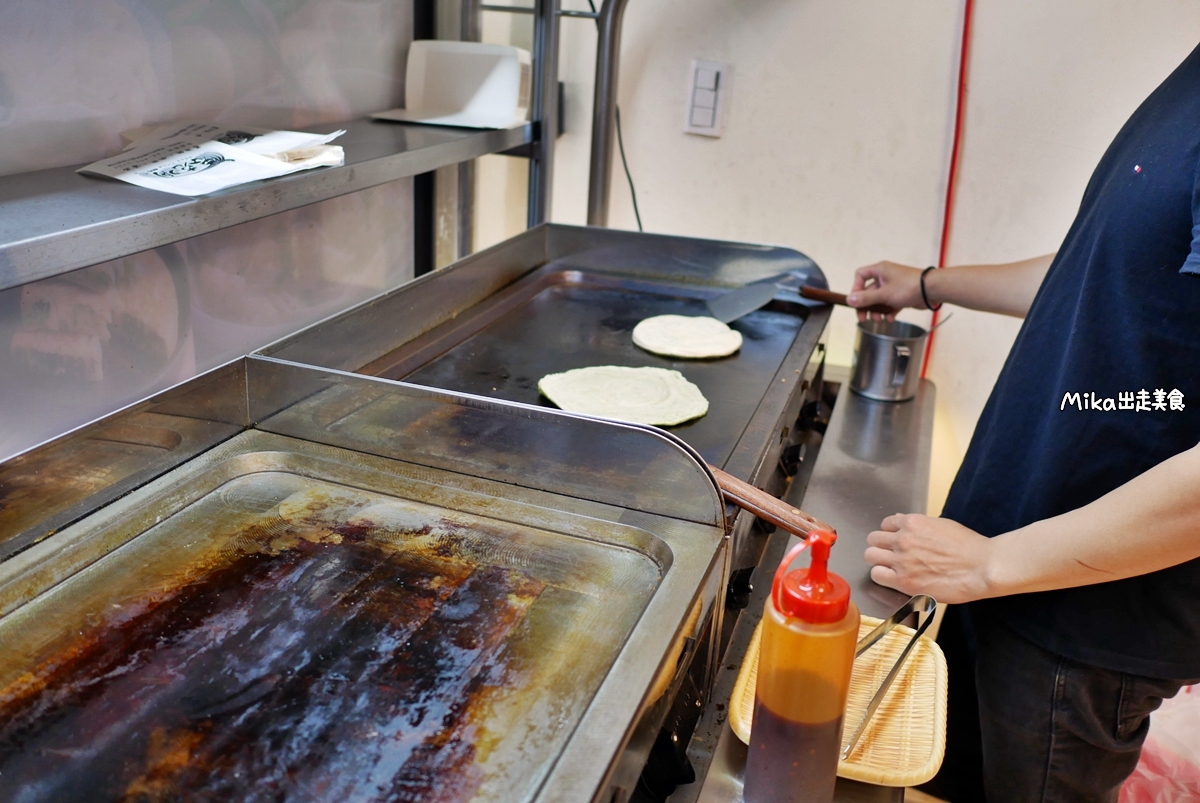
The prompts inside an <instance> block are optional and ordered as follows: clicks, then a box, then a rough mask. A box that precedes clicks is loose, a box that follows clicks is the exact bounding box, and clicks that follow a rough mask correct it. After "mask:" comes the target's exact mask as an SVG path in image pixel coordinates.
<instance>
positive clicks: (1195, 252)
mask: <svg viewBox="0 0 1200 803" xmlns="http://www.w3.org/2000/svg"><path fill="white" fill-rule="evenodd" d="M1179 272H1180V273H1192V274H1195V275H1197V276H1200V165H1198V166H1197V168H1196V179H1195V181H1194V182H1193V184H1192V250H1191V251H1189V252H1188V255H1187V259H1185V260H1184V261H1183V267H1182V268H1180V269H1179Z"/></svg>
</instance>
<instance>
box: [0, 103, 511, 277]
mask: <svg viewBox="0 0 1200 803" xmlns="http://www.w3.org/2000/svg"><path fill="white" fill-rule="evenodd" d="M338 128H345V129H346V133H345V134H344V135H343V136H342V137H341V138H340V139H338V140H337V144H339V145H342V146H343V147H344V148H345V149H346V164H345V165H343V166H342V167H328V168H319V169H316V170H309V171H305V172H302V173H295V174H293V175H290V176H284V177H282V178H277V179H272V180H270V181H260V182H255V183H253V184H246V185H243V186H240V187H234V188H232V189H229V190H225V191H224V192H220V193H214V194H213V195H206V196H204V197H201V198H185V197H183V196H181V195H170V194H168V193H162V192H156V191H154V190H147V189H144V188H142V187H135V186H133V185H131V184H124V183H121V182H118V181H110V180H106V179H101V178H94V177H89V176H81V175H79V174H78V173H76V172H75V167H58V168H52V169H50V170H38V171H35V172H32V173H20V174H17V175H12V176H3V177H0V290H4V289H7V288H9V287H16V286H17V285H21V284H27V283H28V282H32V281H36V280H38V279H45V278H48V277H50V276H57V275H59V274H62V273H67V272H68V271H72V270H76V269H77V268H83V267H86V266H88V265H94V264H96V263H98V262H104V261H106V260H109V259H116V258H117V257H122V256H126V255H128V254H133V253H137V252H138V251H145V250H146V249H148V248H155V247H157V246H160V245H165V244H167V243H173V242H176V241H178V240H183V239H186V238H188V237H195V236H196V235H198V234H206V233H208V232H210V231H216V230H217V229H223V228H227V227H229V226H235V225H237V224H238V223H245V222H246V221H249V220H257V219H258V218H262V217H267V216H268V215H274V214H276V213H278V212H285V211H287V210H289V209H295V208H297V207H301V206H306V205H308V204H311V203H315V202H317V201H324V200H326V199H328V198H333V197H336V196H338V195H345V194H347V193H351V192H356V191H358V190H362V189H366V188H368V187H374V186H377V185H379V184H384V183H387V182H389V181H394V180H396V179H398V178H404V177H406V176H413V175H417V174H418V173H426V172H428V171H430V170H434V169H436V168H439V167H445V166H447V165H451V164H456V163H458V162H462V161H466V160H468V159H475V158H477V157H479V156H483V155H485V154H489V153H499V152H501V151H506V150H509V149H511V148H516V147H519V146H521V145H525V144H528V143H530V142H532V141H533V126H532V125H529V124H527V125H523V126H518V127H515V128H508V129H501V130H485V131H479V130H472V129H460V128H437V127H432V126H418V125H400V124H396V123H386V122H376V121H372V120H368V119H362V120H353V121H351V122H349V123H340V124H332V125H322V126H313V127H311V129H309V130H313V131H317V132H327V131H334V130H337V129H338Z"/></svg>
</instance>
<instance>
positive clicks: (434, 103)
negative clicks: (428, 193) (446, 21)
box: [371, 39, 533, 128]
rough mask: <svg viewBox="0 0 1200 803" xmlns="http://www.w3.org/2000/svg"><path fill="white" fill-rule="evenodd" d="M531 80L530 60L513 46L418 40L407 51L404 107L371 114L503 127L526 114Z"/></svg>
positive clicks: (404, 119)
mask: <svg viewBox="0 0 1200 803" xmlns="http://www.w3.org/2000/svg"><path fill="white" fill-rule="evenodd" d="M532 80H533V59H532V57H531V56H530V54H529V51H527V50H522V49H521V48H519V47H510V46H508V45H489V44H484V43H482V42H450V41H439V40H432V39H421V40H418V41H415V42H413V43H412V46H411V47H410V48H409V51H408V70H407V73H406V75H405V81H404V93H405V103H406V107H405V108H403V109H391V110H389V111H386V112H379V113H377V114H372V115H371V117H373V118H375V119H377V120H397V121H400V122H408V123H427V124H429V125H451V126H463V127H467V128H508V127H510V126H512V125H515V124H518V123H522V122H524V121H525V119H526V117H527V116H528V114H529V97H530V89H531V86H532Z"/></svg>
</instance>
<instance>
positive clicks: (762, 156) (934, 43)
mask: <svg viewBox="0 0 1200 803" xmlns="http://www.w3.org/2000/svg"><path fill="white" fill-rule="evenodd" d="M975 5H976V16H975V34H974V41H973V57H972V60H971V64H970V95H969V99H968V105H967V110H966V111H967V117H966V133H965V139H964V151H963V162H962V168H961V169H962V172H961V174H960V180H959V181H960V183H959V191H958V199H957V204H956V217H955V223H954V227H953V232H952V238H951V248H950V262H951V264H961V263H971V262H989V261H993V262H994V261H1004V260H1010V259H1019V258H1023V257H1027V256H1035V255H1037V254H1042V253H1047V252H1050V251H1053V250H1055V249H1056V248H1057V246H1058V243H1059V241H1060V240H1061V239H1062V237H1063V235H1064V234H1065V233H1066V230H1067V227H1068V226H1069V225H1070V222H1071V220H1072V218H1073V216H1074V213H1075V210H1076V208H1077V206H1078V203H1079V198H1080V196H1081V194H1082V191H1083V187H1084V185H1085V183H1086V182H1087V179H1088V176H1089V175H1090V174H1091V171H1092V168H1093V167H1094V166H1095V164H1096V162H1097V161H1098V159H1099V157H1100V155H1101V154H1102V152H1103V150H1104V148H1105V147H1106V146H1107V144H1108V142H1109V141H1110V139H1111V138H1112V136H1113V135H1114V134H1115V133H1116V131H1117V129H1118V128H1119V127H1120V126H1121V124H1122V123H1123V122H1124V121H1125V119H1126V117H1128V115H1129V113H1130V112H1132V110H1133V109H1134V108H1135V107H1136V106H1137V104H1138V103H1140V102H1141V100H1142V99H1143V98H1144V97H1145V96H1146V95H1147V94H1148V93H1149V92H1150V91H1151V90H1152V89H1153V88H1154V87H1155V86H1156V85H1157V84H1158V83H1159V82H1160V81H1161V80H1162V79H1163V78H1164V77H1165V76H1166V75H1167V74H1168V73H1169V72H1170V71H1171V69H1172V68H1173V67H1174V66H1175V65H1176V64H1178V62H1179V61H1181V60H1182V59H1183V57H1184V56H1185V55H1186V54H1187V53H1188V52H1189V51H1190V50H1191V49H1192V48H1193V47H1195V45H1196V42H1197V41H1198V40H1200V4H1198V3H1196V2H1194V0H1142V1H1141V2H1137V3H1129V2H1121V1H1120V0H1053V1H1052V2H1047V1H1046V0H977V2H976V4H975ZM962 11H963V2H962V0H912V1H910V2H889V1H888V0H863V1H862V2H853V3H848V2H839V0H743V1H742V2H729V0H630V3H629V7H628V12H627V15H626V20H625V38H624V46H623V48H622V57H621V58H622V63H621V79H620V93H619V97H620V103H621V107H622V111H623V115H624V123H625V125H624V130H625V143H626V147H627V151H628V155H629V161H630V167H631V169H632V171H633V175H634V180H635V183H636V186H637V189H638V199H639V202H640V205H641V211H642V218H643V221H644V222H645V224H646V228H647V230H648V231H658V232H669V233H676V234H686V235H694V236H702V237H718V238H727V239H739V240H753V241H761V242H771V243H779V244H782V245H788V246H791V247H794V248H797V249H799V250H801V251H804V252H805V253H807V254H809V255H810V256H811V257H813V258H814V259H815V260H816V261H817V263H818V264H819V265H820V266H821V267H822V268H823V269H824V271H825V273H826V275H827V276H828V277H829V281H830V284H831V286H832V287H834V288H835V289H846V288H847V287H848V286H849V284H850V281H851V277H852V274H853V270H854V269H855V268H856V267H859V266H861V265H864V264H868V263H870V262H874V261H876V260H879V259H884V258H887V259H892V260H895V261H899V262H906V263H909V264H915V265H928V264H932V263H933V261H934V260H935V259H936V257H937V244H938V239H939V237H940V231H941V214H942V207H943V204H944V194H943V193H944V188H945V184H946V177H947V170H948V163H949V149H950V136H951V133H952V125H953V120H952V118H951V115H952V113H953V108H954V106H953V101H954V92H955V86H956V80H957V58H958V47H959V41H960V36H961V24H962ZM594 40H595V33H594V30H592V29H590V28H589V27H588V25H587V24H581V23H578V22H577V23H575V24H572V23H570V22H564V27H563V64H562V67H561V70H562V73H563V79H564V80H565V81H566V83H567V128H568V134H567V135H566V136H565V137H563V138H562V139H561V140H560V141H559V150H558V157H557V164H556V184H555V196H554V219H555V220H558V221H562V222H571V223H582V222H584V220H585V217H586V191H587V158H588V147H589V143H588V132H589V128H590V112H591V91H592V72H593V67H594V58H595V55H594V54H595V50H594ZM693 58H703V59H709V60H713V61H725V62H729V63H731V64H732V65H733V69H734V75H733V86H732V95H731V96H730V104H729V108H728V112H729V114H728V117H727V122H726V129H725V135H724V136H723V137H722V138H721V139H719V140H710V139H706V138H703V137H697V136H691V135H687V134H684V133H683V132H682V126H683V118H684V103H685V99H686V98H685V94H686V79H687V72H688V69H689V64H690V61H691V60H692V59H693ZM611 220H612V223H613V225H614V226H620V227H624V228H632V227H634V225H635V224H634V221H633V214H632V209H631V206H630V203H629V193H628V189H627V187H626V184H625V178H624V175H623V173H622V172H621V168H620V164H619V161H618V163H617V165H616V166H615V169H614V173H613V206H612V212H611ZM950 311H951V310H950V309H949V308H947V310H946V312H950ZM906 316H908V317H911V318H912V319H913V320H914V321H917V322H921V321H922V320H928V316H927V315H924V314H922V313H916V312H910V313H906ZM1019 325H1020V322H1019V321H1018V320H1016V319H1008V318H1003V317H999V316H991V315H984V314H980V313H972V312H969V311H966V310H957V311H954V318H953V320H951V321H950V322H949V323H947V324H946V326H944V327H942V328H941V329H940V330H939V331H938V338H937V344H936V347H935V350H934V356H933V360H932V365H931V378H932V379H933V380H934V381H935V383H936V384H937V387H938V416H937V422H936V426H935V435H934V447H935V453H934V470H933V477H932V482H931V486H932V487H931V490H930V508H931V510H933V511H937V510H940V509H941V504H942V501H943V500H944V498H945V493H946V491H947V490H948V488H949V484H950V482H951V480H952V479H953V476H954V472H955V471H956V470H957V467H958V464H959V462H960V461H961V458H962V454H963V452H964V451H965V449H966V446H967V444H968V442H969V440H970V435H971V432H972V430H973V429H974V426H975V422H976V420H977V418H978V416H979V413H980V411H981V410H982V407H983V404H984V402H985V401H986V399H987V396H988V394H989V393H990V391H991V388H992V385H993V384H994V382H995V378H996V375H997V374H998V373H999V370H1000V367H1001V365H1002V363H1003V361H1004V358H1005V356H1006V355H1007V353H1008V350H1009V348H1010V346H1011V344H1012V341H1013V338H1014V337H1015V336H1016V332H1017V330H1018V328H1019ZM853 331H854V321H853V317H852V315H850V314H849V313H848V311H846V310H838V311H837V312H835V314H834V317H833V320H832V321H831V324H830V328H829V331H828V334H827V340H828V344H829V347H830V359H831V361H832V362H835V363H841V364H848V363H849V361H850V359H851V350H852V347H853Z"/></svg>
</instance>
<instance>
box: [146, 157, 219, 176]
mask: <svg viewBox="0 0 1200 803" xmlns="http://www.w3.org/2000/svg"><path fill="white" fill-rule="evenodd" d="M232 161H233V159H226V158H225V157H224V156H222V155H221V154H219V153H199V154H196V155H195V156H191V157H188V158H187V159H183V160H182V161H178V162H175V164H171V165H167V166H166V167H156V168H154V169H153V170H147V171H146V172H145V173H143V174H142V175H144V176H158V177H159V178H175V177H177V176H187V175H191V174H192V173H202V172H204V171H205V170H208V169H209V168H210V167H216V166H217V165H219V164H221V162H232Z"/></svg>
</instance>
